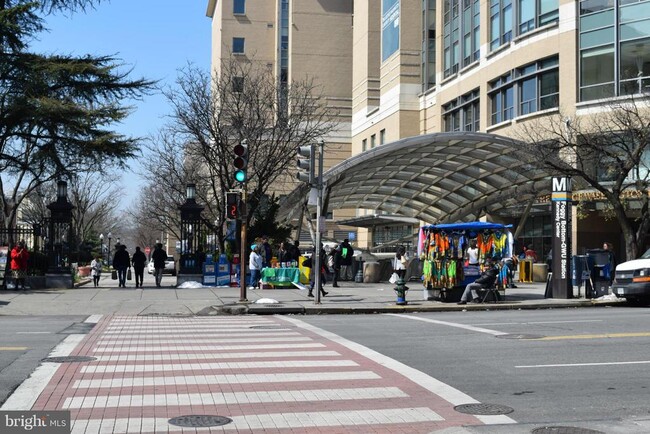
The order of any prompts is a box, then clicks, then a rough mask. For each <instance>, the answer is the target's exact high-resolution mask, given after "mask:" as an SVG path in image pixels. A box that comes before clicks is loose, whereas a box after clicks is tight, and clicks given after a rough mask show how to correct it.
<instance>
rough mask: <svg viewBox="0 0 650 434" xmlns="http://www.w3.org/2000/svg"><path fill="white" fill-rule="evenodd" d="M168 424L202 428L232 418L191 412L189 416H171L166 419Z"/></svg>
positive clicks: (230, 420)
mask: <svg viewBox="0 0 650 434" xmlns="http://www.w3.org/2000/svg"><path fill="white" fill-rule="evenodd" d="M168 422H169V423H170V425H175V426H182V427H189V428H203V427H209V426H221V425H226V424H229V423H230V422H232V419H230V418H228V417H225V416H210V415H204V414H192V415H189V416H178V417H172V418H171V419H169V421H168Z"/></svg>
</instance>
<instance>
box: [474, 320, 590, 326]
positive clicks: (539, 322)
mask: <svg viewBox="0 0 650 434" xmlns="http://www.w3.org/2000/svg"><path fill="white" fill-rule="evenodd" d="M584 322H603V320H602V319H586V320H575V321H529V322H490V323H480V324H472V325H474V326H495V325H527V324H572V323H584Z"/></svg>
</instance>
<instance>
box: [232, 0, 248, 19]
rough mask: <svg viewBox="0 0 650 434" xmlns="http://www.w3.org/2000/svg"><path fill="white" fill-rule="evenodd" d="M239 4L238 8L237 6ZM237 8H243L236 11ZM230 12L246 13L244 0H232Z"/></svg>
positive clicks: (234, 13) (236, 13)
mask: <svg viewBox="0 0 650 434" xmlns="http://www.w3.org/2000/svg"><path fill="white" fill-rule="evenodd" d="M238 5H241V7H240V8H238V7H237V6H238ZM238 9H243V11H241V12H238V11H237V10H238ZM232 14H233V15H246V0H232Z"/></svg>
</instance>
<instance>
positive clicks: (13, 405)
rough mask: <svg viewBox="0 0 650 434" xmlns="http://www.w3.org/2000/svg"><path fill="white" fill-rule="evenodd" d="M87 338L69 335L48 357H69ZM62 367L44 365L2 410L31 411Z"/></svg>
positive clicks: (16, 391)
mask: <svg viewBox="0 0 650 434" xmlns="http://www.w3.org/2000/svg"><path fill="white" fill-rule="evenodd" d="M85 337H86V335H80V334H74V335H68V336H67V337H66V338H65V339H64V340H63V341H62V342H61V343H60V344H59V345H57V346H56V347H55V348H54V349H53V350H52V351H51V352H50V354H49V355H48V357H62V356H69V355H70V354H71V353H72V350H74V349H75V347H76V346H77V345H78V344H79V343H80V342H81V341H82V340H83V339H84V338H85ZM59 366H61V365H60V364H58V363H42V364H41V365H40V366H39V367H37V368H36V369H35V370H34V372H33V373H32V375H30V376H29V378H27V380H25V381H23V382H22V383H21V385H20V386H18V388H17V389H16V390H15V392H14V393H12V394H11V396H9V398H7V400H6V401H5V403H4V404H2V407H0V410H29V409H31V408H32V406H33V405H34V403H35V402H36V399H37V398H38V397H39V395H40V394H41V393H42V392H43V390H44V389H45V386H47V384H48V383H49V382H50V380H51V379H52V377H54V374H55V373H56V371H57V369H59Z"/></svg>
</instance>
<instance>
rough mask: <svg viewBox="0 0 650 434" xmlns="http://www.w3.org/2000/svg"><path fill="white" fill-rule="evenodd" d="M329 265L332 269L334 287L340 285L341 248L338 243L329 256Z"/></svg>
mask: <svg viewBox="0 0 650 434" xmlns="http://www.w3.org/2000/svg"><path fill="white" fill-rule="evenodd" d="M327 266H328V267H329V268H330V269H331V270H332V276H333V277H332V287H333V288H338V287H339V273H340V272H341V249H340V248H339V246H338V244H337V245H335V246H334V247H332V249H331V250H330V254H329V256H328V257H327Z"/></svg>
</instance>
